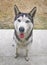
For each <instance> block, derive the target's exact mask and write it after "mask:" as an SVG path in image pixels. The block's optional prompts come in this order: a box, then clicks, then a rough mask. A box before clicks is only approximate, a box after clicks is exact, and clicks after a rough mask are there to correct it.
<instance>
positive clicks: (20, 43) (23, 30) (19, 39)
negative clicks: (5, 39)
mask: <svg viewBox="0 0 47 65" xmlns="http://www.w3.org/2000/svg"><path fill="white" fill-rule="evenodd" d="M14 11H15V18H14V37H13V38H14V40H15V42H16V58H17V57H18V56H19V54H18V51H19V49H25V59H26V60H27V61H28V60H29V58H28V45H29V44H31V43H32V40H33V37H32V33H33V26H34V21H33V19H34V16H35V13H36V7H34V8H33V9H32V10H31V11H30V12H29V13H22V12H20V11H19V9H18V7H17V6H16V5H15V6H14Z"/></svg>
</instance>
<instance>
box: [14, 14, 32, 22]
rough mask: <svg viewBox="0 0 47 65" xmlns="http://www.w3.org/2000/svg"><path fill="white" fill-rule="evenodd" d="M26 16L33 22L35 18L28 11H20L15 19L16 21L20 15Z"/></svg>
mask: <svg viewBox="0 0 47 65" xmlns="http://www.w3.org/2000/svg"><path fill="white" fill-rule="evenodd" d="M24 15H25V16H26V17H28V18H29V19H30V20H31V22H32V23H33V18H32V17H31V15H29V14H28V13H19V14H18V15H17V16H15V19H14V21H15V20H16V19H17V18H19V17H20V16H22V17H23V16H24Z"/></svg>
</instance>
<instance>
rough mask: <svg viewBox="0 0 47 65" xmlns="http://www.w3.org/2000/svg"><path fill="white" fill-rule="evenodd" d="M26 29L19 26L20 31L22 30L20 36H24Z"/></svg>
mask: <svg viewBox="0 0 47 65" xmlns="http://www.w3.org/2000/svg"><path fill="white" fill-rule="evenodd" d="M24 30H25V29H24V27H20V28H19V31H20V35H19V36H20V38H24Z"/></svg>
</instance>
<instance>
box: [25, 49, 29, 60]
mask: <svg viewBox="0 0 47 65" xmlns="http://www.w3.org/2000/svg"><path fill="white" fill-rule="evenodd" d="M25 60H26V61H28V60H29V57H28V49H26V56H25Z"/></svg>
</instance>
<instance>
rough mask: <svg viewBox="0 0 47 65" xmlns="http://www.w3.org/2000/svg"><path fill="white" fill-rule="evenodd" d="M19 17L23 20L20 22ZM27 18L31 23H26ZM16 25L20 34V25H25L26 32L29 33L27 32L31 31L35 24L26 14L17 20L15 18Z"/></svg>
mask: <svg viewBox="0 0 47 65" xmlns="http://www.w3.org/2000/svg"><path fill="white" fill-rule="evenodd" d="M18 19H20V21H21V22H18ZM27 20H29V23H26V21H27ZM14 26H15V29H16V31H17V33H18V34H19V33H20V31H19V28H20V27H24V29H25V31H24V33H25V34H27V32H30V30H31V29H32V28H33V24H32V22H31V20H30V19H29V18H28V17H26V16H25V15H24V16H23V17H22V16H20V17H19V18H17V20H15V22H14Z"/></svg>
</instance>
